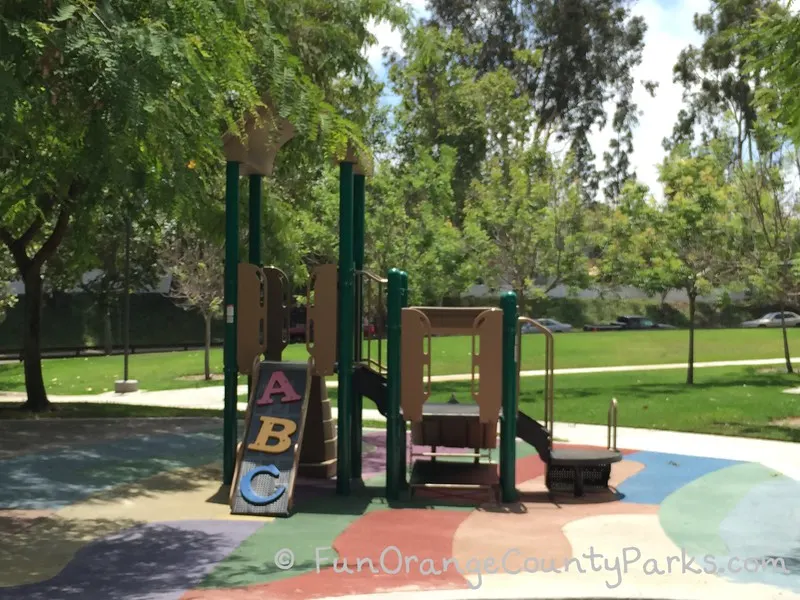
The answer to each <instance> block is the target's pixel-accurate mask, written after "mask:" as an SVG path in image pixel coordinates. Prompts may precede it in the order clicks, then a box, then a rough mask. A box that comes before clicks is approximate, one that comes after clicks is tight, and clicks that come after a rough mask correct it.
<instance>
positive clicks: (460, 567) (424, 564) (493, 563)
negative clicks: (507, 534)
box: [273, 546, 789, 589]
mask: <svg viewBox="0 0 800 600" xmlns="http://www.w3.org/2000/svg"><path fill="white" fill-rule="evenodd" d="M314 556H315V568H316V572H317V573H320V572H321V571H322V570H323V569H328V568H333V571H334V572H335V573H337V574H341V575H343V576H347V575H352V574H354V573H365V572H370V573H373V574H376V575H377V574H384V575H398V574H415V575H416V574H418V575H421V576H423V577H436V576H437V575H441V574H443V573H447V572H449V571H455V572H458V573H460V574H462V575H464V576H467V577H468V582H469V586H470V587H471V588H472V589H478V588H480V587H481V585H483V576H484V575H495V574H506V575H519V574H524V573H558V574H561V573H565V574H569V573H571V574H578V575H581V574H585V573H588V572H591V571H593V572H595V573H599V572H606V573H608V574H609V576H608V578H607V579H606V581H605V583H606V586H607V587H608V588H609V589H614V588H617V587H619V586H620V585H622V582H623V580H624V578H625V575H627V574H628V573H630V572H632V571H635V570H641V572H642V573H643V574H644V575H648V576H659V575H675V574H684V575H689V574H695V575H699V574H702V573H705V574H706V575H716V574H723V573H734V574H735V573H742V572H745V573H757V572H761V571H767V570H772V571H774V572H777V573H783V574H786V575H788V574H789V570H788V569H787V568H786V564H785V561H784V559H783V558H773V557H760V558H739V557H725V558H717V557H715V556H713V555H710V554H707V555H705V556H703V557H701V558H695V557H692V556H690V555H689V554H687V552H686V551H685V550H681V555H680V556H675V555H673V556H665V557H661V558H659V559H656V558H645V557H644V556H643V555H642V552H641V551H640V550H639V549H638V548H635V547H628V548H623V550H622V553H621V555H619V556H615V557H613V556H605V555H603V554H602V553H599V552H595V551H594V548H593V547H592V548H589V552H588V553H584V554H582V555H581V556H580V557H572V558H568V559H565V560H563V561H559V563H560V564H557V562H556V560H555V559H553V558H548V559H544V558H538V557H535V556H526V555H525V554H524V553H523V552H522V551H521V550H520V549H518V548H510V549H509V550H508V551H507V552H506V553H505V554H503V556H502V557H500V559H499V560H498V559H497V558H495V557H491V556H488V557H483V558H481V557H470V558H468V559H464V558H461V559H455V558H444V557H442V558H439V559H436V558H431V557H419V556H416V555H413V554H404V553H403V552H402V551H401V550H400V548H398V547H397V546H387V547H386V548H384V549H383V551H382V552H381V553H380V555H379V556H377V557H371V558H353V557H346V558H338V557H337V556H336V552H335V551H334V550H333V548H331V547H318V548H315V549H314ZM273 562H274V564H275V566H276V567H277V568H279V569H281V570H284V571H288V570H290V569H292V568H294V564H295V558H294V552H293V551H292V550H291V549H289V548H282V549H280V550H278V552H276V553H275V557H274V561H273Z"/></svg>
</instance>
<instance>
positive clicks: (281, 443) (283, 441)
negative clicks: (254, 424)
mask: <svg viewBox="0 0 800 600" xmlns="http://www.w3.org/2000/svg"><path fill="white" fill-rule="evenodd" d="M260 419H261V427H260V428H259V430H258V435H257V436H256V439H255V441H253V443H252V444H249V445H248V446H247V449H248V450H256V451H258V452H267V453H269V454H281V453H283V452H286V451H287V450H288V449H289V448H290V446H291V445H292V435H293V434H294V432H295V431H297V423H295V422H294V421H290V420H289V419H279V418H278V417H260ZM277 425H280V426H281V429H278V430H276V429H275V427H276V426H277ZM271 439H274V440H277V442H278V443H277V444H272V445H268V444H267V442H269V441H270V440H271Z"/></svg>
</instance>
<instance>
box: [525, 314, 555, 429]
mask: <svg viewBox="0 0 800 600" xmlns="http://www.w3.org/2000/svg"><path fill="white" fill-rule="evenodd" d="M523 323H530V324H531V325H533V326H534V327H535V328H536V329H538V330H539V331H541V332H542V333H543V334H544V336H545V351H544V352H545V354H544V425H545V428H546V429H547V431H548V432H549V433H550V438H551V439H552V437H553V428H554V417H553V409H554V396H555V393H554V385H555V378H554V373H553V371H554V366H555V361H554V358H555V340H554V338H553V332H552V331H550V329H548V328H547V327H545V326H544V325H542V324H541V323H539V322H538V321H536V320H535V319H531V318H530V317H519V319H518V322H517V335H518V336H519V358H518V360H517V398H519V384H520V372H521V370H522V331H521V329H522V324H523Z"/></svg>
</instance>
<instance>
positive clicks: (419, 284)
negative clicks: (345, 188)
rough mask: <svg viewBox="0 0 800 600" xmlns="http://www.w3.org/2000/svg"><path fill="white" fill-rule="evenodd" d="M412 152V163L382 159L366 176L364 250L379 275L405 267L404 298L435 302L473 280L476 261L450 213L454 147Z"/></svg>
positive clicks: (475, 272) (468, 238)
mask: <svg viewBox="0 0 800 600" xmlns="http://www.w3.org/2000/svg"><path fill="white" fill-rule="evenodd" d="M415 152H416V153H417V154H418V156H419V157H420V160H419V162H418V163H416V164H415V165H414V167H415V168H413V169H411V168H408V167H403V166H401V167H400V168H393V167H392V165H391V164H390V163H389V161H385V162H383V163H381V164H379V165H378V168H377V170H376V173H375V176H374V177H373V178H371V180H368V189H367V192H368V193H367V214H366V222H367V229H366V253H365V254H366V260H367V265H368V268H369V269H370V270H371V271H373V272H375V273H378V274H380V275H381V276H385V274H386V272H387V271H388V269H391V268H392V267H397V268H399V269H404V270H406V271H408V273H409V296H410V300H409V301H410V302H412V303H427V304H433V305H439V304H441V303H442V302H443V301H444V299H445V298H450V297H457V296H460V295H461V294H462V293H463V292H464V290H466V288H467V287H469V285H470V284H472V283H473V282H474V280H475V276H476V274H477V269H478V264H477V261H476V260H475V252H474V247H473V246H472V241H471V239H470V237H469V236H467V235H465V234H464V233H463V232H462V231H460V230H459V229H458V228H457V227H456V226H455V225H454V223H453V222H452V220H451V217H450V215H452V210H453V204H454V199H453V196H454V190H453V188H452V186H451V184H450V181H451V177H452V170H453V168H454V165H455V151H454V150H453V149H452V148H450V147H447V146H443V147H441V148H439V153H438V154H439V156H438V157H435V156H434V154H433V152H431V151H427V152H426V151H425V150H424V149H423V148H417V149H416V150H415Z"/></svg>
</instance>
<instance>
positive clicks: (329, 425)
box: [223, 118, 621, 516]
mask: <svg viewBox="0 0 800 600" xmlns="http://www.w3.org/2000/svg"><path fill="white" fill-rule="evenodd" d="M269 123H271V125H270V126H269V127H271V129H270V130H269V131H268V132H265V130H264V128H266V127H267V126H266V125H261V126H258V127H257V126H256V125H254V124H252V123H251V124H249V125H248V127H249V128H250V130H251V132H250V133H251V134H250V135H249V136H248V138H247V140H248V142H247V145H245V144H244V143H242V141H240V140H238V139H226V153H227V156H228V165H227V185H226V268H225V315H226V328H225V346H224V370H225V408H224V436H223V444H224V447H223V479H224V483H226V484H230V485H231V497H230V501H231V510H232V512H234V513H237V514H264V515H282V516H286V515H289V514H291V510H292V496H293V490H294V482H295V478H296V476H297V474H298V473H299V474H302V475H304V476H308V477H318V478H331V477H334V476H335V477H336V491H337V493H338V494H340V495H348V494H350V492H351V484H352V480H354V479H355V480H359V479H360V478H361V462H362V461H361V446H362V443H361V429H362V422H361V419H362V409H363V399H364V398H368V399H370V400H372V401H373V402H374V403H375V405H376V406H377V408H378V410H379V411H380V412H381V414H383V415H384V416H385V417H386V436H387V459H386V460H387V463H386V495H387V498H388V499H389V500H396V499H398V498H399V497H400V496H401V494H404V493H406V491H408V492H409V493H411V494H413V493H414V492H415V491H416V490H419V489H421V488H427V489H439V490H455V489H468V490H474V489H479V490H485V491H486V492H487V494H488V495H489V497H490V498H491V499H492V500H494V499H498V500H500V501H502V502H511V501H514V500H515V499H516V489H515V464H516V438H517V437H520V438H521V439H523V440H524V441H526V442H528V443H530V444H531V445H533V446H534V447H535V448H536V450H537V452H538V453H539V456H540V457H541V458H542V460H543V461H544V462H545V463H546V465H547V475H546V481H547V487H548V489H550V490H551V491H562V490H565V489H569V490H571V491H573V492H574V494H575V495H582V494H583V493H584V490H586V489H589V490H591V489H594V488H600V489H606V488H607V485H608V478H609V475H610V469H611V464H612V463H614V462H617V461H619V460H620V458H621V455H620V453H619V452H618V451H617V449H616V403H615V402H613V403H612V405H611V407H610V409H609V424H608V427H609V430H608V431H609V433H608V448H607V449H601V450H579V449H555V448H553V336H552V334H551V333H550V332H549V331H548V330H547V329H546V328H545V327H543V326H541V325H540V324H539V323H537V322H535V321H533V320H531V319H526V318H520V317H519V316H518V311H517V301H516V296H515V294H514V293H512V292H508V293H506V294H504V295H503V298H502V302H501V306H500V307H481V308H443V307H424V306H414V307H409V306H407V304H408V303H407V297H408V277H407V275H406V274H405V273H403V272H401V271H398V270H396V269H392V270H391V271H390V272H389V273H388V276H387V277H386V278H383V277H380V276H377V275H375V274H372V273H369V272H367V271H365V270H364V195H365V178H366V176H367V175H369V172H370V169H369V163H368V162H367V161H365V160H363V157H362V156H360V155H359V153H358V152H356V151H355V150H354V149H353V148H350V149H349V150H348V152H347V154H346V155H345V156H344V157H343V158H342V159H341V160H340V161H339V163H338V164H339V170H340V184H339V199H340V204H339V208H340V215H339V263H338V265H334V264H326V265H319V266H317V267H315V268H314V269H313V270H312V276H311V281H310V284H309V287H308V296H307V300H308V305H307V311H306V319H307V321H306V348H307V350H308V355H309V358H308V361H307V362H283V361H282V354H283V350H284V349H285V348H286V346H287V344H288V341H289V314H290V308H291V305H292V302H291V293H292V287H291V284H290V282H289V279H288V278H287V277H286V275H285V274H284V273H283V271H281V270H280V269H279V268H277V267H273V266H269V267H264V266H262V264H261V248H260V230H261V180H262V177H263V176H264V175H268V174H270V173H271V170H272V163H273V161H274V157H275V153H276V152H277V151H278V149H279V148H280V147H281V146H282V145H283V144H285V143H286V142H287V141H288V140H289V139H291V137H292V134H293V131H292V128H291V125H290V124H288V123H287V122H285V121H282V120H280V119H277V118H275V119H273V120H271V121H269ZM259 127H261V128H262V129H259ZM241 175H247V176H249V191H250V194H249V195H250V198H249V204H250V206H249V208H250V210H249V217H250V218H249V256H248V262H246V263H245V262H241V263H240V261H239V257H238V240H239V233H238V224H239V214H240V213H239V179H240V176H241ZM524 322H528V323H531V324H532V325H534V326H535V327H537V328H538V329H540V330H541V331H542V332H543V333H544V334H545V335H544V338H545V340H546V352H545V356H546V361H545V363H546V365H545V373H546V375H545V378H544V381H545V384H544V425H542V424H540V423H538V422H537V421H535V420H533V419H531V418H530V417H528V416H527V415H525V414H524V413H521V412H519V410H518V387H519V369H520V362H521V356H520V352H521V340H522V336H521V334H520V327H521V325H522V323H524ZM365 324H368V325H369V329H368V333H365V327H364V325H365ZM447 335H462V336H469V337H470V338H471V340H472V352H471V360H472V386H471V396H472V398H471V400H472V401H471V402H459V401H458V400H456V401H451V402H449V403H446V404H443V403H434V402H431V401H430V395H431V385H430V384H431V357H432V354H431V347H432V345H434V344H435V343H436V342H435V339H434V338H436V337H439V336H447ZM384 347H385V352H384ZM239 374H245V375H248V376H249V381H250V385H249V389H250V393H249V399H248V407H247V413H246V417H245V429H244V439H243V440H242V443H241V444H239V443H238V439H237V438H238V423H237V410H236V403H237V383H238V382H237V378H238V375H239ZM332 375H336V376H337V378H338V389H337V405H338V419H337V422H336V423H335V425H334V421H333V419H332V418H331V409H330V402H329V401H328V398H327V391H326V386H325V377H328V376H332ZM407 425H410V430H411V436H410V445H409V443H408V442H409V440H408V436H407V434H406V430H407ZM498 425H499V429H500V438H499V450H500V452H499V473H498V465H497V464H494V463H493V461H492V458H491V451H492V450H493V449H496V448H497V446H498V436H497V430H498ZM415 447H425V448H430V451H427V450H426V451H422V452H420V451H415V450H414V448H415ZM409 470H410V473H409Z"/></svg>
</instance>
